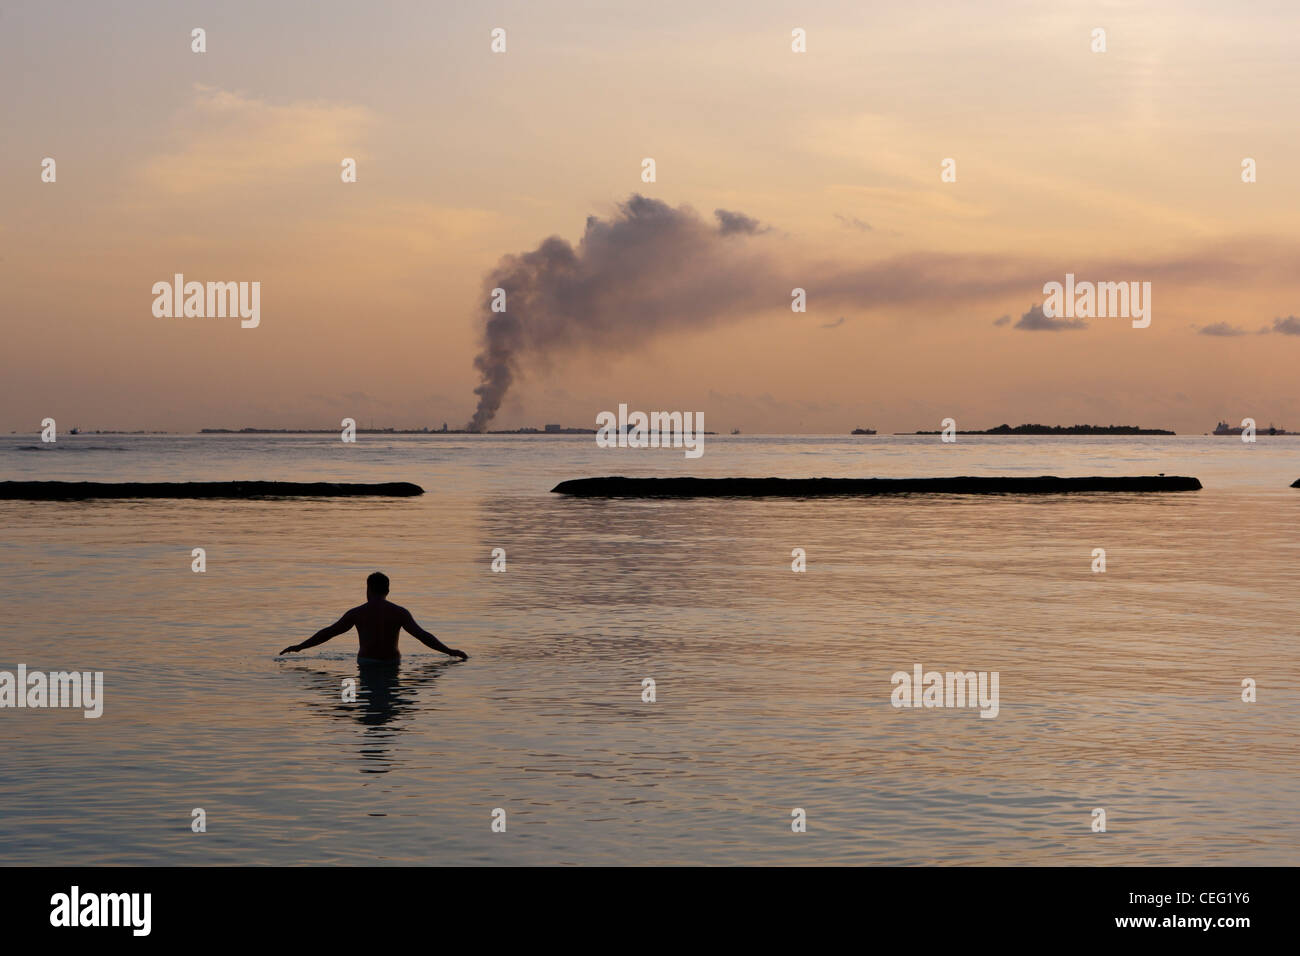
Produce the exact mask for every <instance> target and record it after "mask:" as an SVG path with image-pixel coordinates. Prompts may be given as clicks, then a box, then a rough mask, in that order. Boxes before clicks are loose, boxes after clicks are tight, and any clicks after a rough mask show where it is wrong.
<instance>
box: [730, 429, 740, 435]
mask: <svg viewBox="0 0 1300 956" xmlns="http://www.w3.org/2000/svg"><path fill="white" fill-rule="evenodd" d="M731 434H733V435H739V434H740V429H739V428H733V429H732V430H731Z"/></svg>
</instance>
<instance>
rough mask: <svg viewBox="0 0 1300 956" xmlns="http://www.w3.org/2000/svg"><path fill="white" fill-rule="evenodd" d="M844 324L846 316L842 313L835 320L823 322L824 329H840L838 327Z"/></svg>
mask: <svg viewBox="0 0 1300 956" xmlns="http://www.w3.org/2000/svg"><path fill="white" fill-rule="evenodd" d="M843 324H844V316H842V315H841V316H840V317H839V318H838V319H836V320H835V321H834V322H825V323H823V324H822V328H823V329H838V328H839V327H840V326H841V325H843Z"/></svg>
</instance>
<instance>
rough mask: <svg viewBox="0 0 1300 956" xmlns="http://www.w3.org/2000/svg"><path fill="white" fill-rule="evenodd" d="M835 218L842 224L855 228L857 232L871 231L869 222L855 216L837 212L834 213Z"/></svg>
mask: <svg viewBox="0 0 1300 956" xmlns="http://www.w3.org/2000/svg"><path fill="white" fill-rule="evenodd" d="M835 218H836V219H838V220H839V221H840V222H841V223H843V224H844V225H846V226H848V227H849V228H850V229H856V230H858V231H859V232H871V231H872V228H871V223H869V222H863V221H862V220H861V219H859V218H858V217H857V216H841V215H840V214H839V213H836V214H835Z"/></svg>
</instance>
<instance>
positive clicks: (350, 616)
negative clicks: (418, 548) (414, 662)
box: [280, 571, 469, 664]
mask: <svg viewBox="0 0 1300 956" xmlns="http://www.w3.org/2000/svg"><path fill="white" fill-rule="evenodd" d="M354 627H355V628H356V629H357V637H359V638H360V639H361V646H360V647H358V648H357V662H358V663H360V664H368V663H385V664H387V663H396V662H397V661H399V660H401V659H402V655H401V654H399V653H397V636H398V632H399V631H401V630H403V629H405V630H406V632H407V633H408V634H410V635H412V636H413V637H414V638H415V639H416V640H417V641H419V642H420V643H422V644H424V645H426V646H427V647H432V648H433V649H434V650H435V651H442V652H443V653H444V654H450V655H451V656H452V657H459V658H460V659H461V660H462V661H467V660H469V655H468V654H466V653H465V652H464V651H458V650H456V649H455V648H451V647H448V646H447V645H446V644H444V643H442V641H440V640H438V639H437V638H436V637H434V636H433V635H432V634H430V633H429V632H428V631H426V630H425V629H424V628H422V627H420V625H418V624H416V623H415V618H413V617H411V612H410V611H408V610H407V609H406V608H404V607H401V606H400V605H397V604H394V603H393V602H392V601H390V600H388V575H386V574H384V573H382V572H380V571H376V572H375V573H374V574H372V575H370V577H368V578H366V603H365V604H360V605H358V606H357V607H354V608H353V609H352V610H350V611H348V612H347V613H346V614H344V615H343V616H342V617H341V618H339V619H338V620H337V621H336V622H334V623H333V624H331V625H330V626H329V627H324V628H321V629H320V630H319V631H317V632H316V633H315V634H313V635H312V636H311V637H309V638H307V640H305V641H303V642H302V643H301V644H293V645H291V646H289V647H286V648H285V649H284V650H282V651H281V652H280V653H281V654H292V653H295V652H296V651H304V650H306V649H307V648H309V647H315V646H316V645H317V644H324V643H325V642H326V641H328V640H329V639H330V638H331V637H338V636H339V635H340V634H345V633H347V632H348V631H350V630H352V628H354Z"/></svg>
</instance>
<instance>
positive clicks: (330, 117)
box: [141, 84, 375, 195]
mask: <svg viewBox="0 0 1300 956" xmlns="http://www.w3.org/2000/svg"><path fill="white" fill-rule="evenodd" d="M374 123H375V117H374V116H373V115H372V114H371V113H370V111H368V110H366V109H365V108H364V107H360V106H352V105H347V104H341V103H331V102H325V101H312V102H302V103H288V104H283V105H280V104H274V103H270V102H267V101H266V100H259V99H254V98H252V97H248V96H245V95H243V94H241V93H234V92H230V91H228V90H222V89H218V88H216V87H211V86H203V85H200V84H196V85H195V87H194V93H193V96H192V98H191V101H190V103H189V105H188V107H187V108H186V109H185V110H184V111H183V112H182V113H181V114H180V115H179V116H178V117H177V119H176V125H175V128H174V133H173V141H172V143H171V145H170V148H169V149H168V150H167V151H166V152H165V153H164V154H163V155H160V156H157V157H155V158H154V159H153V160H151V161H150V162H148V163H146V164H145V166H144V167H143V169H142V171H141V175H142V176H143V178H144V179H145V181H146V183H147V185H148V186H149V187H150V188H152V189H160V190H163V191H165V192H168V193H171V194H179V195H194V194H201V193H211V192H213V191H216V190H221V189H224V188H228V187H232V186H240V187H252V186H261V185H267V184H275V183H277V182H283V181H284V180H286V179H290V178H297V177H301V176H302V175H303V174H304V172H305V171H307V170H319V171H320V172H319V175H320V176H321V178H322V181H330V180H337V178H338V171H339V168H340V167H339V163H340V162H341V161H342V159H343V157H345V156H350V157H352V158H354V159H357V158H360V157H361V156H362V155H364V154H363V153H362V144H363V143H364V142H365V141H366V140H367V138H368V137H367V136H366V133H367V132H368V130H369V129H370V127H371V126H373V124H374ZM313 175H315V174H314V173H313Z"/></svg>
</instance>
